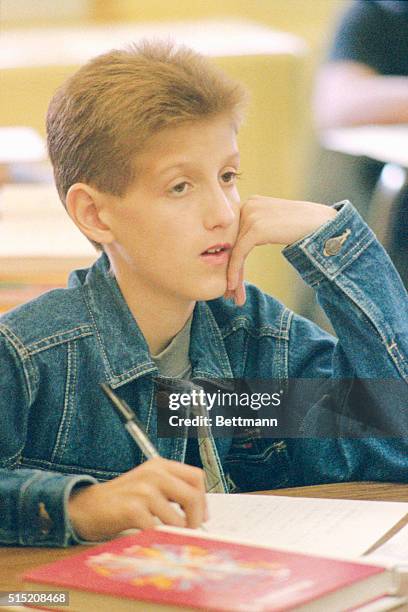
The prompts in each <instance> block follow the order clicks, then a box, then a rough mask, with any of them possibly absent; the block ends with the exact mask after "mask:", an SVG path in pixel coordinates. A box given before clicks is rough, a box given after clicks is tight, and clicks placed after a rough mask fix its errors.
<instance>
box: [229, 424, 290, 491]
mask: <svg viewBox="0 0 408 612" xmlns="http://www.w3.org/2000/svg"><path fill="white" fill-rule="evenodd" d="M224 471H225V473H226V478H227V481H228V482H229V483H230V489H231V492H234V493H239V492H244V491H265V490H269V489H279V488H283V487H289V486H291V471H290V458H289V455H288V453H287V449H286V443H285V441H284V440H275V439H273V440H272V439H270V438H256V437H253V436H250V435H249V436H248V437H245V438H239V439H235V440H234V441H233V443H232V445H231V449H230V452H229V454H228V456H227V457H226V459H225V464H224Z"/></svg>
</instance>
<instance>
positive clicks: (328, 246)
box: [323, 229, 351, 257]
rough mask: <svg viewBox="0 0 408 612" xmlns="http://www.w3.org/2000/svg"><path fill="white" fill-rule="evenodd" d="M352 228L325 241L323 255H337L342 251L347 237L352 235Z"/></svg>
mask: <svg viewBox="0 0 408 612" xmlns="http://www.w3.org/2000/svg"><path fill="white" fill-rule="evenodd" d="M350 234H351V230H350V229H346V231H345V232H343V233H342V234H340V236H333V238H329V239H328V240H326V242H325V243H324V248H323V255H325V256H326V257H332V256H333V255H337V253H339V252H340V250H341V247H342V246H343V244H344V243H345V242H346V240H347V238H348V237H349V236H350Z"/></svg>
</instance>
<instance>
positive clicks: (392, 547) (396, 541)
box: [367, 525, 408, 573]
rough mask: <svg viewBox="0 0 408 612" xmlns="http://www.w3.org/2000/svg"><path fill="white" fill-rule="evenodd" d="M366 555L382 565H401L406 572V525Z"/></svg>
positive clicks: (407, 530)
mask: <svg viewBox="0 0 408 612" xmlns="http://www.w3.org/2000/svg"><path fill="white" fill-rule="evenodd" d="M367 556H368V557H369V558H370V559H372V560H378V561H379V562H380V561H381V563H383V564H384V565H385V564H387V565H393V566H401V567H402V568H405V569H404V571H405V572H407V573H408V525H406V526H405V527H403V528H402V529H400V530H399V531H398V532H397V533H396V534H395V535H394V536H393V537H392V538H390V539H389V540H387V541H386V542H385V543H384V544H382V545H381V546H379V547H378V548H377V549H376V550H375V551H374V552H373V553H371V554H370V555H367Z"/></svg>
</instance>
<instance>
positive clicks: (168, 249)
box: [105, 116, 240, 301]
mask: <svg viewBox="0 0 408 612" xmlns="http://www.w3.org/2000/svg"><path fill="white" fill-rule="evenodd" d="M136 162H137V175H138V177H137V179H136V181H135V183H134V185H132V186H131V187H130V188H129V190H128V192H127V193H126V195H125V196H124V197H123V198H117V197H115V198H112V199H113V200H114V201H112V202H111V203H110V204H109V207H108V209H107V211H106V210H105V213H107V214H108V215H109V225H110V227H111V229H112V231H113V234H114V236H115V239H116V240H115V242H114V243H113V244H111V245H110V249H109V253H110V255H111V257H113V261H114V267H115V271H116V272H117V274H118V278H121V279H122V283H123V282H125V283H131V285H132V288H134V289H135V290H136V291H137V290H140V291H143V292H144V293H142V294H141V295H142V296H143V295H144V296H146V298H147V297H148V295H149V292H151V291H154V292H155V296H157V297H159V296H161V297H164V298H165V297H167V298H169V297H170V298H173V299H174V298H175V299H176V300H182V301H184V300H209V299H213V298H216V297H219V296H221V295H222V294H223V293H224V291H225V289H226V273H227V266H228V260H229V256H230V251H231V248H232V246H233V245H234V243H235V240H236V237H237V234H238V225H239V206H240V200H239V194H238V190H237V186H236V177H235V174H236V173H237V172H238V169H239V155H238V147H237V141H236V133H235V130H234V127H233V124H232V120H231V119H230V118H229V117H226V116H218V117H216V118H212V119H206V120H201V121H196V122H193V123H189V124H185V125H182V126H178V127H170V128H166V129H165V130H163V131H162V132H160V133H159V134H157V135H155V136H154V137H153V138H152V139H151V140H150V142H149V145H148V147H147V148H146V149H145V151H144V152H143V153H141V154H140V155H138V156H137V159H136ZM105 219H106V217H105ZM214 248H216V249H218V248H222V250H221V252H218V253H215V254H214V253H213V254H211V253H208V249H210V250H212V249H214ZM132 290H133V289H132Z"/></svg>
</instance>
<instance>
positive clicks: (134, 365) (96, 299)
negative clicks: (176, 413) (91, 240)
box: [68, 253, 232, 388]
mask: <svg viewBox="0 0 408 612" xmlns="http://www.w3.org/2000/svg"><path fill="white" fill-rule="evenodd" d="M109 270H110V264H109V260H108V257H107V256H106V254H105V253H104V254H102V256H101V257H100V258H99V259H98V260H97V261H96V262H95V264H94V265H93V266H92V267H91V268H89V269H88V270H77V271H75V272H73V273H72V274H71V276H70V278H69V283H68V284H69V286H70V287H78V286H81V287H82V290H83V292H84V297H85V301H86V304H87V308H88V311H89V314H90V317H91V319H92V322H93V324H94V326H95V331H96V340H97V342H98V345H99V349H100V354H101V356H102V360H103V363H104V366H105V382H107V383H108V384H109V385H110V386H111V387H112V388H117V387H120V386H121V385H123V384H126V383H128V382H130V381H132V380H135V379H137V378H139V377H141V376H144V375H146V374H149V373H153V374H154V375H156V376H157V375H158V370H157V367H156V365H155V364H154V362H153V360H152V358H151V355H150V352H149V348H148V346H147V343H146V340H145V338H144V336H143V334H142V332H141V330H140V328H139V326H138V324H137V322H136V321H135V319H134V317H133V315H132V313H131V312H130V310H129V308H128V306H127V304H126V302H125V299H124V297H123V295H122V292H121V291H120V288H119V286H118V284H117V282H116V280H115V278H114V277H113V276H112V275H111V274H110V272H109ZM190 360H191V364H192V376H193V377H198V378H203V377H204V378H206V377H208V378H232V371H231V366H230V363H229V359H228V355H227V352H226V349H225V346H224V342H223V339H222V335H221V331H220V329H219V327H218V325H217V323H216V321H215V318H214V316H213V314H212V311H211V308H210V306H209V305H208V304H207V303H206V302H197V304H196V306H195V309H194V314H193V321H192V325H191V343H190Z"/></svg>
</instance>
